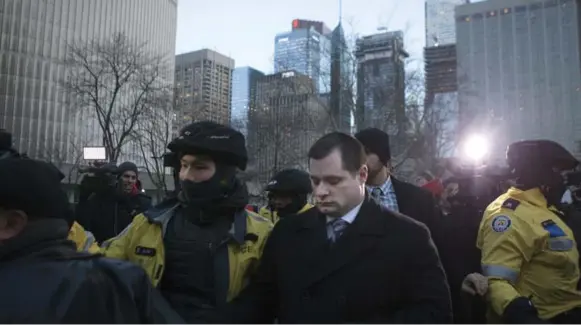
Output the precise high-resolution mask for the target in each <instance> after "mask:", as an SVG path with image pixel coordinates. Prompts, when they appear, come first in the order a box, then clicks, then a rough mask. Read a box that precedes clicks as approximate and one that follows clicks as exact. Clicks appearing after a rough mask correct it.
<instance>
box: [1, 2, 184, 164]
mask: <svg viewBox="0 0 581 325" xmlns="http://www.w3.org/2000/svg"><path fill="white" fill-rule="evenodd" d="M176 18H177V1H176V0H161V1H160V0H124V1H118V0H84V1H78V0H51V1H37V0H2V1H0V26H1V28H0V127H3V128H6V129H8V130H9V131H11V132H12V133H13V135H14V141H15V146H16V147H17V148H18V149H19V150H22V151H25V152H27V153H28V154H29V155H30V156H32V157H42V158H44V157H46V154H47V153H46V152H45V151H47V150H50V151H52V152H53V153H54V152H57V151H59V152H62V153H63V155H62V157H60V158H61V159H62V160H63V163H73V162H74V160H77V161H78V157H75V156H78V155H79V154H81V155H82V146H83V145H87V146H90V145H93V146H102V145H103V143H102V136H101V131H100V128H99V127H98V123H97V121H96V120H94V119H91V120H90V121H87V120H82V119H72V118H71V116H75V115H77V113H79V112H77V111H75V110H74V109H75V108H74V107H68V106H67V100H66V98H65V97H66V95H65V93H64V92H63V91H62V90H61V88H60V83H61V82H62V81H64V78H65V76H66V75H67V69H68V68H69V67H67V65H66V64H65V60H66V58H67V50H68V45H70V44H73V43H77V44H81V43H88V42H90V41H93V40H100V41H103V40H107V39H110V38H111V37H112V36H113V35H114V34H116V33H124V34H125V35H126V36H127V38H128V39H129V40H131V41H132V42H135V43H136V44H145V49H146V50H147V51H148V52H149V53H151V54H153V55H156V56H159V57H162V58H163V59H164V63H165V64H164V65H163V67H162V74H163V76H164V77H165V78H167V79H168V80H169V82H172V81H173V64H174V53H175V38H176V27H177V26H176ZM77 140H79V141H77ZM81 142H82V143H81ZM133 149H134V148H133ZM79 152H80V153H79ZM124 153H125V154H124V155H123V156H124V158H125V159H131V160H134V161H135V160H139V159H140V155H139V154H138V153H137V152H136V151H135V150H131V148H130V146H129V147H128V150H124Z"/></svg>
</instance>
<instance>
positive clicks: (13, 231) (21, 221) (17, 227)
mask: <svg viewBox="0 0 581 325" xmlns="http://www.w3.org/2000/svg"><path fill="white" fill-rule="evenodd" d="M27 224H28V215H26V213H24V212H23V211H20V210H10V211H4V212H2V215H1V216H0V241H3V240H8V239H11V238H14V237H16V236H18V235H19V234H20V233H21V232H22V231H23V230H24V228H25V227H26V225H27Z"/></svg>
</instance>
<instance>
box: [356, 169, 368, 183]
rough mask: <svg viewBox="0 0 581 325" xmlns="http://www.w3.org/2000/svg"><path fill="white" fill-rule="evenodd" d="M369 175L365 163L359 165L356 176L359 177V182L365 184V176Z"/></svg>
mask: <svg viewBox="0 0 581 325" xmlns="http://www.w3.org/2000/svg"><path fill="white" fill-rule="evenodd" d="M368 175H369V170H368V169H367V165H363V166H361V167H359V171H358V173H357V176H358V177H359V181H360V182H361V184H365V183H366V182H367V176H368Z"/></svg>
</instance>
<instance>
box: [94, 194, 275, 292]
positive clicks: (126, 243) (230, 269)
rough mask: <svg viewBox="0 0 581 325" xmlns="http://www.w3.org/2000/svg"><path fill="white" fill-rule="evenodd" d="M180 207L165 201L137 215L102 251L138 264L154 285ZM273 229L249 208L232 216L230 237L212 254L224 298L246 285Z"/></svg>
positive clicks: (159, 275)
mask: <svg viewBox="0 0 581 325" xmlns="http://www.w3.org/2000/svg"><path fill="white" fill-rule="evenodd" d="M179 208H180V205H179V203H175V202H164V203H162V204H161V205H160V206H157V207H155V208H153V209H151V210H149V211H146V212H144V213H141V214H138V215H137V216H135V218H134V219H133V222H132V223H131V224H130V225H129V226H127V228H125V230H123V231H122V232H121V233H120V234H119V235H118V236H117V237H114V238H112V239H109V240H107V241H105V242H104V243H103V244H102V245H101V252H102V253H103V254H104V255H105V256H107V257H112V258H118V259H123V260H127V261H131V262H134V263H136V264H139V265H141V266H142V267H143V269H144V270H145V271H146V272H147V274H148V275H149V277H150V279H151V282H152V283H153V285H154V286H157V285H158V284H159V282H160V280H161V278H162V276H163V272H164V269H165V251H164V243H163V236H164V234H165V230H166V227H167V225H168V223H169V221H170V219H171V218H172V217H173V216H174V215H175V212H176V209H179ZM272 228H273V225H272V223H271V222H270V221H268V220H267V219H265V218H263V217H261V216H260V215H258V214H256V213H254V212H251V211H247V210H243V211H242V212H241V213H238V214H237V215H236V216H235V217H234V223H233V224H232V228H231V229H230V234H231V238H230V240H228V241H227V242H225V243H224V244H223V245H222V246H219V247H218V248H217V251H216V254H215V258H216V264H215V265H222V266H223V268H217V269H216V270H215V272H216V285H217V286H221V285H223V286H224V287H225V288H227V290H224V297H223V299H224V300H223V301H230V300H232V299H233V298H235V297H236V296H237V295H238V294H239V293H240V291H242V289H243V288H244V287H245V286H246V284H247V283H248V280H249V278H250V276H251V275H252V273H253V270H254V269H255V267H256V266H257V264H258V261H259V259H260V257H261V255H262V250H263V248H264V244H265V243H266V239H267V238H268V236H269V235H270V232H271V231H272ZM226 291H227V292H226Z"/></svg>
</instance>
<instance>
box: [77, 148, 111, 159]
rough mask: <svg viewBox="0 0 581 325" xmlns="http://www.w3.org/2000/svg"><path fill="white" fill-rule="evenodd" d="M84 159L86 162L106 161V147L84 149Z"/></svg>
mask: <svg viewBox="0 0 581 325" xmlns="http://www.w3.org/2000/svg"><path fill="white" fill-rule="evenodd" d="M83 159H84V160H106V159H107V152H106V150H105V147H84V148H83Z"/></svg>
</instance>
